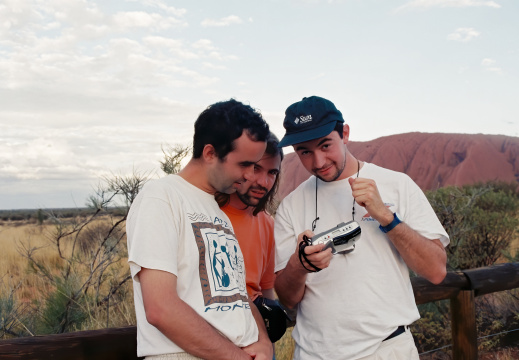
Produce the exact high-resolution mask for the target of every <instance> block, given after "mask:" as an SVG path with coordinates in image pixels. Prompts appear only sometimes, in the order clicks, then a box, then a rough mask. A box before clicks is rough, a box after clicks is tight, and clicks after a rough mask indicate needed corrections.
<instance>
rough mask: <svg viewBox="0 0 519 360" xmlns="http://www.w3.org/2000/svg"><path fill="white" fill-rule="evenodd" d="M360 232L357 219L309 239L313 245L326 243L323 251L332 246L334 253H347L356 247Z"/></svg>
mask: <svg viewBox="0 0 519 360" xmlns="http://www.w3.org/2000/svg"><path fill="white" fill-rule="evenodd" d="M360 233H361V229H360V225H359V224H358V223H357V222H356V221H349V222H347V223H344V222H343V223H340V224H339V225H337V226H336V227H334V228H331V229H329V230H326V231H323V232H322V233H319V234H317V235H314V236H313V237H312V238H311V239H309V240H310V243H311V244H312V245H317V244H325V246H324V248H323V250H322V251H324V250H326V249H328V248H331V249H332V253H333V255H336V254H347V253H349V252H352V251H353V249H355V242H356V241H357V240H358V239H359V238H360Z"/></svg>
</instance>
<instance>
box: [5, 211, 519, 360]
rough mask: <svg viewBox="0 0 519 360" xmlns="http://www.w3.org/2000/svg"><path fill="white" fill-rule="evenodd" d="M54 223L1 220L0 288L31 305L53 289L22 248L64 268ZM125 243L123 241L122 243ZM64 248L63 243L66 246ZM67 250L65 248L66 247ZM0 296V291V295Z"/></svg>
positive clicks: (114, 317) (118, 313) (289, 347)
mask: <svg viewBox="0 0 519 360" xmlns="http://www.w3.org/2000/svg"><path fill="white" fill-rule="evenodd" d="M54 231H55V228H54V225H51V224H48V223H47V222H45V221H44V222H43V223H42V224H39V223H38V221H37V220H36V219H35V218H34V217H33V218H32V219H30V220H18V221H11V220H7V221H5V220H0V249H2V251H0V286H1V285H3V287H0V290H2V289H5V288H10V289H14V297H15V299H16V300H17V301H19V302H21V303H23V304H28V305H31V304H34V301H35V300H37V299H40V298H41V296H42V294H45V293H46V292H47V291H52V289H51V288H50V285H49V283H48V282H45V281H42V279H41V277H39V276H37V275H36V274H35V272H34V270H33V269H32V267H31V265H30V263H29V262H28V260H27V259H26V258H25V257H24V256H22V253H23V252H24V250H23V249H27V248H36V249H38V250H37V252H38V255H37V256H38V257H39V258H41V259H45V263H46V264H47V265H48V266H49V268H52V269H56V270H59V269H62V268H63V262H64V260H63V258H61V257H60V256H59V255H58V253H57V252H56V250H55V248H54V247H53V242H52V238H53V235H52V234H53V232H54ZM124 243H125V242H124ZM513 248H515V249H517V248H519V240H517V239H516V240H515V242H514V245H513ZM64 249H66V246H65V248H64ZM65 252H66V250H65ZM121 264H122V265H121V266H122V268H123V269H125V271H126V270H127V265H126V259H122V260H121ZM125 294H126V295H125V298H124V299H123V301H121V302H120V303H119V304H118V306H117V307H116V308H115V309H113V311H112V312H111V313H110V316H109V319H110V321H109V324H108V325H109V327H118V326H127V325H134V324H135V323H136V321H135V314H134V310H133V296H132V291H131V282H128V289H127V291H126V292H125ZM0 295H1V294H0ZM106 318H107V314H105V313H103V312H102V311H99V312H98V313H94V314H93V315H91V317H90V318H89V319H88V321H86V322H85V323H84V325H83V327H82V328H81V329H78V330H93V329H99V328H104V327H106V326H107V320H106ZM291 331H292V329H291V328H290V329H289V330H288V331H287V333H286V334H285V336H284V337H283V338H282V339H281V340H280V341H278V342H277V343H276V359H278V360H290V359H292V353H293V349H294V342H293V340H292V338H291ZM480 358H481V359H486V360H491V359H502V360H509V359H517V358H519V354H518V352H517V349H500V350H499V351H498V352H494V353H489V354H481V356H480ZM422 359H431V360H432V359H448V357H435V356H431V355H428V356H423V357H422Z"/></svg>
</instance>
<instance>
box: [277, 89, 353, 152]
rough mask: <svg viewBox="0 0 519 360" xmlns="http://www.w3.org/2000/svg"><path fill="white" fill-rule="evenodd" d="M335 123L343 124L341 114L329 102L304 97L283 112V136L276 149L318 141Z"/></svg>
mask: <svg viewBox="0 0 519 360" xmlns="http://www.w3.org/2000/svg"><path fill="white" fill-rule="evenodd" d="M337 122H340V123H344V119H343V118H342V114H341V112H340V111H339V110H337V108H336V107H335V105H334V104H333V103H332V102H331V101H330V100H326V99H324V98H322V97H319V96H310V97H305V98H303V100H301V101H299V102H296V103H294V104H292V105H290V106H289V107H288V108H287V110H286V111H285V120H284V121H283V127H284V128H285V130H286V132H285V136H284V137H283V139H281V141H280V142H279V145H278V147H284V146H289V145H294V144H299V143H302V142H305V141H309V140H314V139H318V138H320V137H323V136H326V135H328V134H329V133H331V132H332V131H333V129H334V128H335V125H336V124H337Z"/></svg>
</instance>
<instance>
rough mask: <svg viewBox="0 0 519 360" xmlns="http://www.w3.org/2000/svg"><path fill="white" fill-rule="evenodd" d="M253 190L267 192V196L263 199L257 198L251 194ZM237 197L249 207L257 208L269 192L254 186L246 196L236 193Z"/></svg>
mask: <svg viewBox="0 0 519 360" xmlns="http://www.w3.org/2000/svg"><path fill="white" fill-rule="evenodd" d="M251 190H261V191H264V192H265V195H263V197H261V198H259V199H258V198H257V197H254V196H252V195H251V194H249V192H250V191H251ZM236 195H238V198H239V199H240V200H241V202H242V203H244V204H245V205H247V206H256V205H258V204H259V202H260V201H261V200H263V199H264V198H265V197H266V196H267V195H268V190H267V189H266V188H264V187H261V186H254V187H250V188H249V189H248V190H247V192H246V193H245V194H240V193H239V192H236Z"/></svg>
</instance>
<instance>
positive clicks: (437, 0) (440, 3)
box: [396, 0, 501, 11]
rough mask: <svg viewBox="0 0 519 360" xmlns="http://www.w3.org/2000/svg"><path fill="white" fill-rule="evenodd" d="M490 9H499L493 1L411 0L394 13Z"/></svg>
mask: <svg viewBox="0 0 519 360" xmlns="http://www.w3.org/2000/svg"><path fill="white" fill-rule="evenodd" d="M481 6H484V7H491V8H497V9H498V8H500V7H501V5H499V4H498V3H497V2H495V1H480V0H413V1H411V2H408V3H407V4H404V5H402V6H400V7H399V8H397V9H396V11H400V10H405V9H429V8H435V7H440V8H447V7H455V8H465V7H481Z"/></svg>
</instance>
